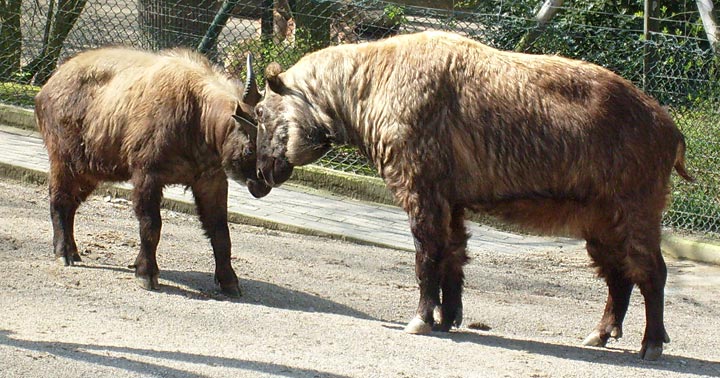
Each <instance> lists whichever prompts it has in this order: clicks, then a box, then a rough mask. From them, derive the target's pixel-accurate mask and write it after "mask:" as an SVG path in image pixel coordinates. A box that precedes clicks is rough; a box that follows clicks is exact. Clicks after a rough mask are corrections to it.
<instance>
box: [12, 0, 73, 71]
mask: <svg viewBox="0 0 720 378" xmlns="http://www.w3.org/2000/svg"><path fill="white" fill-rule="evenodd" d="M86 3H87V0H59V1H58V3H57V12H55V14H54V15H53V14H49V15H48V20H47V22H48V23H50V24H51V26H50V27H49V30H50V33H49V34H48V39H47V41H43V42H44V43H43V48H42V51H41V52H40V55H38V56H37V57H36V58H35V59H33V60H32V61H31V62H30V63H28V64H27V66H25V68H24V69H23V71H24V72H23V74H24V76H25V80H26V81H27V82H28V83H29V82H31V81H33V78H34V83H35V84H36V85H43V84H45V82H46V81H47V80H48V79H49V78H50V75H51V74H52V72H53V71H54V70H55V67H56V66H57V61H58V59H59V58H60V53H61V52H62V48H63V44H64V43H65V39H66V38H67V36H68V34H70V31H71V30H72V28H73V27H74V26H75V22H77V20H78V18H80V14H81V13H82V11H83V9H84V8H85V4H86ZM46 29H47V28H46Z"/></svg>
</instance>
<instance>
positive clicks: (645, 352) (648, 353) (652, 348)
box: [640, 344, 663, 361]
mask: <svg viewBox="0 0 720 378" xmlns="http://www.w3.org/2000/svg"><path fill="white" fill-rule="evenodd" d="M662 352H663V346H662V344H660V345H643V347H642V349H640V358H642V359H643V360H646V361H657V360H658V359H659V358H660V356H662Z"/></svg>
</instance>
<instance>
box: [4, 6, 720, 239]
mask: <svg viewBox="0 0 720 378" xmlns="http://www.w3.org/2000/svg"><path fill="white" fill-rule="evenodd" d="M234 3H237V4H234ZM542 3H543V2H542V1H539V0H538V1H534V2H528V1H520V0H515V1H512V0H504V1H503V0H496V1H480V0H460V1H457V0H405V2H404V3H402V4H400V3H392V2H384V1H378V0H356V1H350V0H274V1H273V0H249V1H248V0H245V1H242V2H241V1H230V0H225V1H224V2H223V1H220V0H200V1H190V0H133V1H131V0H127V1H124V0H114V1H113V0H110V1H99V0H6V1H3V2H0V103H6V104H13V105H19V106H24V107H28V108H30V107H32V104H33V103H32V98H33V96H34V94H35V93H36V92H37V90H38V88H39V87H40V86H41V85H42V83H44V81H45V80H46V79H47V77H48V76H49V75H50V74H51V72H52V70H53V69H54V68H55V67H56V64H57V63H58V62H62V60H63V59H65V58H67V57H68V56H71V55H72V54H75V53H77V52H79V51H81V50H84V49H87V48H93V47H98V46H104V45H132V46H137V47H142V48H147V49H160V48H167V47H173V46H186V47H192V48H198V47H199V46H200V45H202V46H203V51H205V52H206V53H207V54H208V55H209V56H210V57H211V58H212V59H214V60H215V61H217V62H218V63H220V64H222V65H224V67H225V68H226V69H227V71H228V72H229V73H230V74H233V75H238V76H242V75H244V72H242V71H243V69H244V68H243V65H242V62H243V61H244V58H245V55H246V54H247V53H248V52H252V53H253V54H254V55H255V57H256V61H257V63H256V64H257V67H258V68H260V69H259V71H262V68H263V67H265V66H266V65H267V64H268V63H269V62H270V61H278V62H280V63H281V64H282V65H284V66H286V67H287V66H289V65H291V64H293V63H294V62H295V61H297V60H298V59H299V58H300V57H301V56H302V55H304V54H306V53H308V52H310V51H313V50H316V49H318V48H322V47H324V46H327V45H330V44H338V43H352V42H357V41H365V40H371V39H377V38H381V37H385V36H390V35H393V34H397V33H409V32H413V31H420V30H427V29H440V30H449V31H454V32H457V33H461V34H465V35H468V36H470V37H472V38H475V39H477V40H479V41H481V42H484V43H487V44H489V45H492V46H495V47H498V48H502V49H516V50H522V51H526V52H531V53H549V54H560V55H564V56H568V57H571V58H576V59H584V60H587V61H590V62H594V63H597V64H600V65H602V66H604V67H607V68H609V69H611V70H613V71H615V72H617V73H619V74H620V75H622V76H624V77H626V78H628V79H630V80H632V81H633V82H635V83H636V84H637V85H638V86H640V87H641V88H643V89H644V90H645V91H646V92H648V93H649V94H651V95H653V96H654V97H656V98H657V99H658V100H659V101H660V102H661V103H662V104H664V105H667V106H668V107H669V109H670V111H671V113H672V114H673V116H674V117H675V119H676V121H677V122H678V124H679V126H680V127H681V129H682V130H683V132H684V133H685V135H686V138H687V142H688V166H689V168H690V171H691V172H692V174H693V175H695V177H696V178H697V183H694V184H687V183H684V182H682V181H681V180H679V179H675V182H674V185H673V193H672V194H673V204H672V206H671V208H670V209H669V210H668V212H667V214H666V216H665V224H666V225H668V226H671V227H674V228H677V229H682V230H689V231H694V232H699V233H703V234H705V235H708V236H711V237H715V238H717V237H719V236H720V82H718V68H720V66H719V64H718V61H719V60H718V57H717V56H715V55H714V54H713V52H712V50H711V48H710V45H709V43H708V41H707V38H706V36H705V34H704V30H703V28H702V23H701V22H700V19H699V15H698V11H697V8H696V5H695V1H690V0H680V1H673V2H669V1H668V2H667V3H672V4H671V5H668V6H661V7H659V8H657V9H655V14H653V15H652V16H653V17H652V18H650V19H648V20H647V21H648V23H649V25H650V26H651V28H650V29H649V31H648V33H647V34H646V36H647V38H644V37H643V35H644V33H643V25H644V23H643V22H644V20H643V13H642V12H641V11H642V2H641V1H639V0H638V1H610V0H587V1H574V2H571V3H572V4H573V5H572V6H567V5H566V6H565V7H558V8H555V11H556V13H555V17H554V18H553V19H552V20H551V21H550V22H548V23H546V24H542V25H539V24H538V21H537V20H536V18H535V17H534V15H535V14H536V12H537V11H538V9H539V7H540V5H542ZM556 3H563V2H556ZM568 3H570V2H568ZM660 3H661V5H662V4H663V3H664V2H663V1H660ZM223 5H225V6H226V8H232V9H231V10H230V12H229V13H227V14H225V16H226V17H216V16H217V15H218V14H222V12H219V11H220V10H221V9H224V8H223ZM208 30H216V31H219V33H217V35H215V33H212V32H210V33H208ZM318 164H320V165H322V166H325V167H330V168H333V169H338V170H342V171H346V172H353V173H358V174H366V175H374V174H375V173H374V169H373V168H372V167H370V166H369V165H368V164H367V161H366V160H365V159H364V158H363V157H362V156H360V155H359V154H358V153H357V152H356V151H355V150H353V149H352V148H348V147H344V146H337V147H336V148H335V149H333V150H332V151H331V152H330V153H328V154H327V155H326V156H325V157H324V158H323V159H322V160H321V161H320V162H318Z"/></svg>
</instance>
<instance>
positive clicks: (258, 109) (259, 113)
mask: <svg viewBox="0 0 720 378" xmlns="http://www.w3.org/2000/svg"><path fill="white" fill-rule="evenodd" d="M263 113H264V111H263V108H262V106H258V107H256V108H255V116H256V117H257V119H258V120H262V117H263Z"/></svg>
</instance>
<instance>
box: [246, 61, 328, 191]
mask: <svg viewBox="0 0 720 378" xmlns="http://www.w3.org/2000/svg"><path fill="white" fill-rule="evenodd" d="M284 75H285V74H284V73H283V72H282V68H281V67H280V65H279V64H277V63H274V62H273V63H270V65H269V66H268V67H267V69H266V70H265V79H266V81H267V85H266V87H265V94H264V96H263V99H262V101H260V102H259V103H258V104H257V106H256V107H255V115H256V119H257V122H258V132H257V136H258V137H257V146H258V156H257V159H258V161H257V169H258V173H257V176H258V177H260V178H262V179H264V180H265V182H266V183H267V184H268V185H270V186H272V187H274V186H279V185H280V184H282V183H283V182H285V181H287V180H288V179H289V178H290V175H291V174H292V171H293V168H294V167H296V166H301V165H305V164H310V163H312V162H314V161H315V160H318V159H320V158H321V157H322V156H323V155H324V154H325V153H326V152H327V151H328V150H329V149H330V147H331V137H330V135H329V132H328V129H327V126H326V125H329V124H330V123H331V120H330V119H329V117H328V116H327V115H326V114H325V113H324V112H323V111H321V110H319V109H318V107H317V106H314V105H313V104H312V103H311V102H310V100H309V99H308V97H307V96H306V95H305V94H304V93H303V90H302V89H301V88H299V87H296V86H294V85H293V83H292V82H290V81H286V80H284V78H283V76H284Z"/></svg>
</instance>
